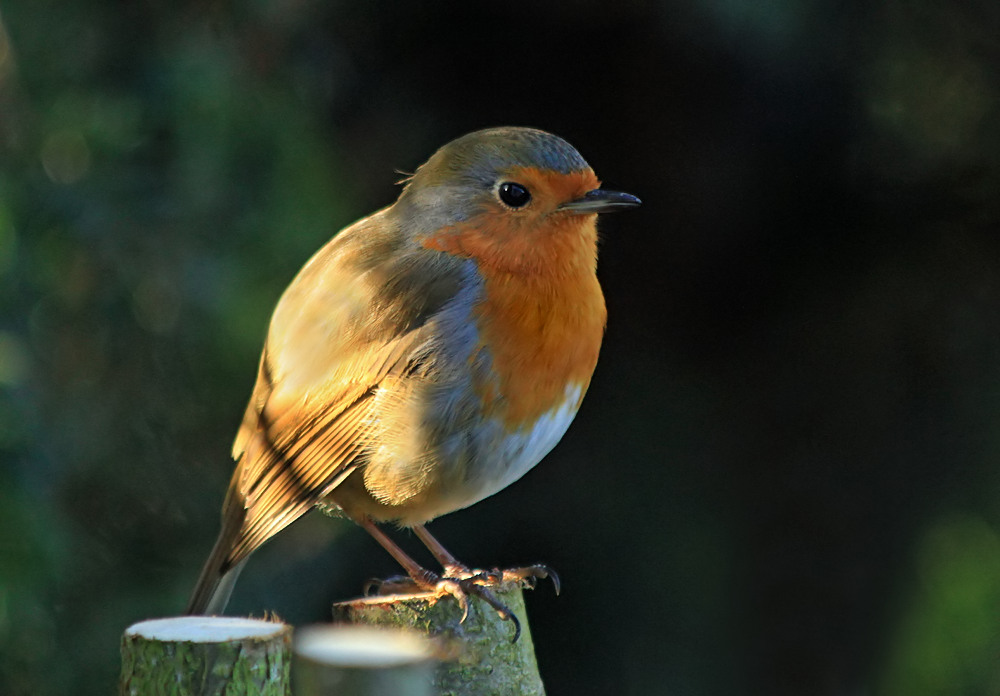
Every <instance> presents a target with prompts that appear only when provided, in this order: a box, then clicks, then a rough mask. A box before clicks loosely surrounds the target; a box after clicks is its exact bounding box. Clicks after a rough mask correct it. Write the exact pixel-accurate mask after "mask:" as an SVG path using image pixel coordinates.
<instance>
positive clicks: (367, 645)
mask: <svg viewBox="0 0 1000 696" xmlns="http://www.w3.org/2000/svg"><path fill="white" fill-rule="evenodd" d="M294 652H295V656H294V658H293V662H292V686H293V687H294V692H295V695H296V696H324V695H326V694H336V696H388V695H391V696H432V695H433V693H434V692H433V691H432V678H433V674H434V666H435V658H434V649H433V646H432V645H431V643H430V642H429V641H428V640H427V639H426V638H424V637H423V636H421V635H419V634H416V633H414V632H412V631H402V630H389V629H380V628H372V627H369V626H345V625H339V626H307V627H306V628H302V629H299V630H297V631H296V634H295V643H294Z"/></svg>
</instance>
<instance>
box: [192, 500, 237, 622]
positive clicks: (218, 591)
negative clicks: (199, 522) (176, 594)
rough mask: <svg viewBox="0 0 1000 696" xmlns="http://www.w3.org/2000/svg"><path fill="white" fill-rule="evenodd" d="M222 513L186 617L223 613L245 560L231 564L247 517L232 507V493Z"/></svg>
mask: <svg viewBox="0 0 1000 696" xmlns="http://www.w3.org/2000/svg"><path fill="white" fill-rule="evenodd" d="M222 510H223V511H222V529H221V530H220V531H219V538H218V539H216V540H215V546H213V547H212V553H210V554H209V555H208V560H207V561H205V566H204V567H203V568H202V569H201V575H199V576H198V582H197V584H196V585H195V586H194V592H193V593H192V594H191V599H190V600H189V601H188V605H187V609H185V610H184V613H185V614H188V615H211V614H221V613H222V612H223V611H225V609H226V604H228V603H229V596H230V595H231V594H232V593H233V586H234V585H235V584H236V578H238V577H239V574H240V571H241V570H243V565H244V564H245V563H246V557H244V558H242V559H241V560H239V561H237V562H236V563H233V559H232V558H231V554H232V552H233V548H235V546H236V543H237V540H238V539H239V538H240V535H241V532H242V529H243V521H244V519H245V517H246V511H245V510H244V508H243V506H242V505H237V504H234V498H233V495H232V490H230V491H229V494H228V495H227V496H226V502H225V503H224V504H223V506H222Z"/></svg>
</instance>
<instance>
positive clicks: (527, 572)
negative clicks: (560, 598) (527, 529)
mask: <svg viewBox="0 0 1000 696" xmlns="http://www.w3.org/2000/svg"><path fill="white" fill-rule="evenodd" d="M444 571H445V572H444V576H445V577H448V578H456V579H461V580H467V581H470V582H473V583H475V584H476V585H480V586H485V587H500V586H503V585H509V584H515V585H518V586H519V587H522V588H526V589H529V590H533V589H535V585H537V584H538V580H540V579H541V580H544V579H545V578H551V579H552V586H553V587H554V588H555V591H556V594H559V590H560V589H561V588H562V584H561V583H560V582H559V576H558V575H557V574H556V572H555V571H554V570H552V568H550V567H549V566H547V565H544V564H541V563H537V564H535V565H530V566H523V567H521V568H506V569H504V570H501V569H500V568H493V569H491V570H481V569H475V570H470V569H469V568H466V567H465V566H454V567H450V566H449V567H446V568H445V569H444Z"/></svg>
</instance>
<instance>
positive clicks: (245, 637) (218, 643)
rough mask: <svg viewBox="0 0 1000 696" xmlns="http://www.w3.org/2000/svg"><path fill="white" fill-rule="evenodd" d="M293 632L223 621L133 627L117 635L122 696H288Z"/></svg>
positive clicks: (188, 619)
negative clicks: (119, 640) (148, 695)
mask: <svg viewBox="0 0 1000 696" xmlns="http://www.w3.org/2000/svg"><path fill="white" fill-rule="evenodd" d="M291 637H292V629H291V627H290V626H287V625H285V624H283V623H277V622H272V621H263V620H258V619H240V618H233V617H225V616H179V617H175V618H169V619H153V620H150V621H142V622H140V623H137V624H133V625H132V626H130V627H129V628H127V629H126V630H125V634H124V635H123V636H122V646H121V649H122V676H121V683H120V693H121V694H122V696H126V695H127V696H133V695H135V696H140V695H144V694H176V695H177V696H188V695H191V696H215V695H216V694H219V695H220V696H221V695H222V694H250V695H253V696H287V695H288V694H290V693H291V692H290V689H289V671H290V659H291Z"/></svg>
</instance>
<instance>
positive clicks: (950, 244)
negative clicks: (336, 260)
mask: <svg viewBox="0 0 1000 696" xmlns="http://www.w3.org/2000/svg"><path fill="white" fill-rule="evenodd" d="M998 65H1000V4H997V3H996V2H995V1H994V0H967V1H964V2H949V1H947V0H936V1H935V0H931V1H926V2H920V1H919V0H915V1H910V2H906V1H895V2H888V3H862V2H846V3H845V2H840V1H838V0H795V1H793V0H774V1H773V2H767V1H764V2H751V1H746V2H735V1H734V0H663V1H661V2H643V1H640V0H633V1H628V2H620V3H607V2H578V3H570V2H562V3H558V4H547V3H521V4H517V3H491V4H482V5H474V4H469V5H463V4H457V3H456V4H452V3H445V2H437V3H434V2H413V3H398V2H390V1H388V0H380V1H377V2H367V3H347V2H329V1H321V0H275V1H273V2H265V1H260V2H250V3H227V2H224V1H218V2H208V3H205V2H193V1H190V0H188V1H186V2H174V3H169V2H160V1H157V0H139V1H136V2H103V1H99V0H59V1H58V2H56V1H55V0H7V1H6V2H4V3H3V5H2V8H0V458H2V459H0V461H2V468H0V692H2V693H3V694H39V695H42V696H46V695H49V694H66V693H74V694H105V693H109V692H110V691H112V690H113V689H114V688H115V686H114V685H115V681H116V678H117V672H118V668H119V663H118V641H119V637H120V634H121V632H122V630H123V629H124V628H125V627H126V626H127V625H129V624H130V623H132V622H134V621H137V620H141V619H145V618H150V617H157V616H165V615H172V614H176V613H178V612H179V611H180V610H181V609H182V607H183V606H184V603H185V601H186V598H187V595H188V593H189V591H190V590H191V588H192V585H193V583H194V580H195V577H196V575H197V572H198V570H199V568H200V565H201V563H202V562H203V560H204V558H205V556H206V554H207V553H208V550H209V548H210V546H211V544H212V541H213V539H214V536H215V534H216V531H217V524H218V511H219V506H220V504H221V501H222V496H223V492H224V489H225V485H226V482H227V480H228V477H229V474H230V472H231V470H232V462H231V460H230V458H229V447H230V444H231V441H232V437H233V436H234V434H235V431H236V427H237V425H238V423H239V420H240V417H241V415H242V411H243V407H244V405H245V400H246V399H247V397H248V396H249V393H250V389H251V386H252V384H253V380H254V376H255V370H256V363H257V359H258V355H259V350H260V347H261V343H262V340H263V335H264V331H265V327H266V323H267V320H268V317H269V315H270V311H271V309H272V307H273V305H274V303H275V301H276V300H277V298H278V295H279V294H280V292H281V290H282V289H283V288H284V287H285V285H286V284H287V283H288V282H289V280H290V279H291V278H292V276H293V275H294V274H295V272H296V271H297V269H298V268H299V267H300V266H301V264H302V263H303V262H304V261H305V260H306V259H307V258H308V257H309V256H310V255H311V253H312V252H313V251H314V250H315V249H317V248H318V247H319V246H320V245H321V244H322V243H323V242H324V241H325V240H326V239H327V238H328V237H329V236H330V235H331V234H333V233H334V232H335V231H336V230H338V229H339V228H341V227H342V226H345V225H346V224H348V223H350V222H352V221H353V220H355V219H357V218H358V217H360V216H362V215H364V214H367V213H369V212H371V211H373V210H375V209H376V208H379V207H381V206H384V205H386V204H388V203H390V202H392V200H393V199H394V198H395V196H396V195H397V192H398V188H397V187H396V186H395V185H394V182H395V181H396V180H397V179H398V178H399V175H398V174H397V173H396V172H395V171H394V170H402V171H412V169H413V168H414V167H416V166H417V165H418V164H420V163H421V162H422V161H423V160H424V159H426V158H427V156H429V155H430V154H431V152H433V150H434V149H436V148H437V147H438V146H440V145H441V144H443V143H445V142H446V141H448V140H450V139H451V138H453V137H456V136H458V135H460V134H462V133H465V132H467V131H470V130H474V129H477V128H481V127H485V126H493V125H505V124H516V125H532V126H537V127H541V128H545V129H548V130H551V131H554V132H556V133H558V134H560V135H562V136H563V137H565V138H567V139H568V140H569V141H570V142H572V143H573V144H574V145H576V146H577V148H578V149H579V150H580V151H581V152H582V153H583V154H584V156H585V157H586V158H587V159H588V160H589V161H590V163H591V164H592V165H593V166H594V168H595V169H596V170H597V172H598V175H599V176H601V177H602V178H603V180H604V182H605V184H606V185H607V186H609V187H611V188H619V189H624V190H627V191H630V192H633V193H635V194H637V195H639V196H640V197H641V198H642V199H643V201H644V205H643V207H642V208H641V209H640V210H639V211H636V212H633V213H628V214H622V215H616V216H609V217H608V218H607V219H606V220H603V221H602V230H603V243H602V256H601V265H600V276H601V280H602V283H603V285H604V288H605V292H606V295H607V298H608V305H609V310H610V321H609V326H608V332H607V338H606V341H605V346H604V350H603V353H602V357H601V362H600V364H599V365H598V370H597V374H596V376H595V379H594V382H593V386H592V388H591V391H590V395H589V396H588V398H587V400H586V401H585V403H584V406H583V409H582V411H581V413H580V415H579V417H578V418H577V422H576V424H575V425H574V427H572V428H571V429H570V432H569V434H568V435H567V436H566V438H565V439H564V441H563V442H562V444H560V445H559V447H558V448H556V450H555V451H554V452H553V453H552V454H551V455H550V456H549V457H548V458H547V459H546V461H545V462H544V463H543V465H542V466H540V467H538V468H537V469H536V470H535V471H533V472H532V473H531V474H529V475H528V476H526V477H525V478H524V479H523V480H522V481H521V482H520V483H518V484H517V485H515V486H513V487H511V488H510V489H508V490H507V491H505V492H503V493H502V494H500V495H498V496H495V497H494V498H492V499H490V500H487V501H485V502H483V503H481V504H479V505H477V506H475V507H473V508H471V509H469V510H466V511H463V512H459V513H456V514H453V515H450V516H448V517H446V518H443V519H441V520H439V521H437V522H435V523H434V524H433V525H432V527H431V528H432V530H434V531H435V532H437V533H438V535H439V536H440V537H441V538H442V539H443V540H445V541H446V542H447V543H448V544H449V546H450V548H452V550H453V551H454V552H455V553H456V554H457V555H458V556H459V557H461V558H462V559H464V560H466V561H467V562H469V563H471V564H477V565H504V564H506V565H510V564H517V563H523V562H533V561H539V560H542V561H545V562H548V563H550V564H552V565H553V566H554V567H555V568H557V569H558V570H559V571H560V573H561V574H562V576H563V580H564V592H563V595H562V596H560V597H558V598H557V597H555V596H553V594H552V592H551V589H550V588H549V587H547V586H542V587H541V588H540V589H539V590H538V591H536V592H535V593H534V594H532V595H531V596H530V597H529V610H530V613H531V616H532V625H531V627H532V630H533V632H534V636H535V640H536V644H537V649H538V655H539V659H540V662H541V665H542V671H543V676H544V678H545V680H546V682H547V686H548V688H549V691H550V693H551V694H552V695H553V696H559V695H560V694H584V693H586V694H611V693H614V694H619V693H621V694H649V693H656V694H817V695H824V696H825V695H835V694H837V695H840V694H843V695H854V694H882V695H900V696H902V695H915V694H916V695H919V694H943V693H948V694H997V693H1000V167H998V161H1000V159H998V158H1000V74H998ZM402 537H403V539H404V541H405V542H406V543H407V544H408V545H411V546H412V541H413V540H412V539H406V535H405V534H403V535H402ZM395 572H397V569H396V568H395V566H394V565H393V563H392V561H391V560H390V559H389V557H388V556H387V555H386V554H385V553H384V552H382V551H381V550H380V549H379V548H377V547H376V545H375V544H374V542H372V541H371V540H370V539H368V538H367V537H366V536H365V535H364V534H363V533H362V532H360V531H359V530H357V529H355V528H353V527H352V525H350V524H349V523H343V522H339V521H335V520H330V519H328V518H325V517H322V516H321V515H319V514H315V515H313V516H311V517H309V518H307V519H305V520H303V521H301V522H300V523H297V524H296V525H294V526H293V527H292V528H291V529H289V530H288V531H286V532H285V533H283V534H282V535H280V536H279V537H278V538H277V539H276V540H274V541H272V542H271V543H270V544H268V545H267V546H266V547H265V548H264V549H262V550H261V551H260V552H259V553H257V554H256V555H255V556H254V558H253V559H252V560H251V562H250V563H249V565H248V567H247V569H246V570H245V571H244V573H243V577H242V579H241V582H240V584H239V585H238V586H237V590H236V594H235V596H234V599H233V602H232V604H231V605H230V609H231V611H233V612H242V613H251V612H252V613H254V614H256V615H260V614H262V613H263V612H264V611H265V610H274V611H277V612H278V613H279V614H280V615H281V616H283V617H285V618H287V619H289V620H291V621H293V622H296V623H305V622H313V621H322V620H325V619H327V618H328V616H329V608H328V607H329V603H330V602H331V601H332V600H335V599H342V598H346V597H350V596H353V595H356V594H357V593H358V592H359V590H360V587H361V585H362V583H363V582H364V581H365V580H366V579H367V578H369V577H371V576H377V575H381V576H385V575H390V574H393V573H395Z"/></svg>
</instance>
